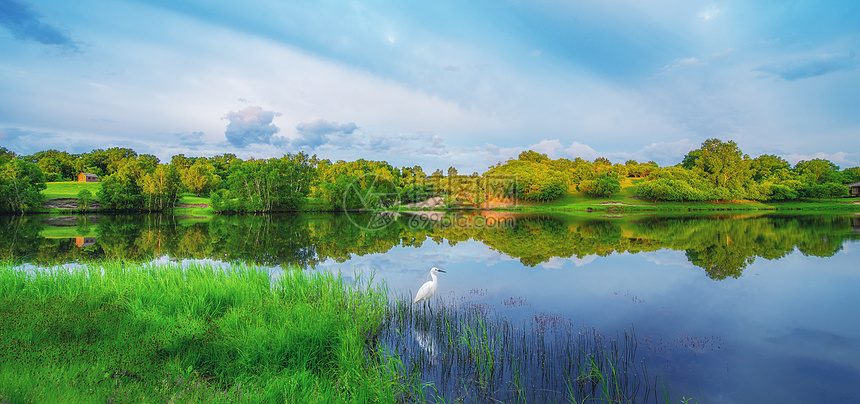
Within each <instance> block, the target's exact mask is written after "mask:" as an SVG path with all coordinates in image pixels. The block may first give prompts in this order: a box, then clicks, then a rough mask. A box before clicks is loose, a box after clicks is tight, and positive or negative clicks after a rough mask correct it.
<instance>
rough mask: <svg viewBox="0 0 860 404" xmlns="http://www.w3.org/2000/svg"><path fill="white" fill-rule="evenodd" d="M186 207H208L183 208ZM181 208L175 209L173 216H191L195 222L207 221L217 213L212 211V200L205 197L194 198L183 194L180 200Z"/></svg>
mask: <svg viewBox="0 0 860 404" xmlns="http://www.w3.org/2000/svg"><path fill="white" fill-rule="evenodd" d="M185 205H206V206H205V207H200V206H190V207H182V206H185ZM178 206H179V207H177V208H175V209H173V214H175V215H185V216H191V217H192V218H193V220H200V219H205V220H209V219H211V218H212V216H213V215H214V214H215V211H214V210H212V200H211V199H210V198H208V197H205V196H194V194H190V193H186V194H182V195H181V197H180V198H179V205H178Z"/></svg>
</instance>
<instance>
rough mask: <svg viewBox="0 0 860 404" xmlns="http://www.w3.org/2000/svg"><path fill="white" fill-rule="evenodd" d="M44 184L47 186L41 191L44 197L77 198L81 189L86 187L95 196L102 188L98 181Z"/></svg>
mask: <svg viewBox="0 0 860 404" xmlns="http://www.w3.org/2000/svg"><path fill="white" fill-rule="evenodd" d="M45 185H46V186H47V188H45V190H44V191H42V194H43V195H45V199H57V198H77V197H78V192H80V191H81V190H83V189H88V190H89V191H90V192H92V193H93V197H95V195H96V194H97V193H98V192H99V190H100V189H101V188H102V184H101V183H100V182H46V183H45Z"/></svg>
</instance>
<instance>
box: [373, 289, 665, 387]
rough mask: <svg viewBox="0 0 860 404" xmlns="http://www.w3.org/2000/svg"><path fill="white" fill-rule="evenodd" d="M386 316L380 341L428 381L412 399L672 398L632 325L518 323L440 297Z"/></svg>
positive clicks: (413, 375) (403, 301) (404, 373)
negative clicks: (610, 329) (613, 329)
mask: <svg viewBox="0 0 860 404" xmlns="http://www.w3.org/2000/svg"><path fill="white" fill-rule="evenodd" d="M386 318H387V320H386V323H385V325H384V327H383V329H382V331H381V333H380V337H379V338H380V340H379V346H380V347H382V349H383V350H385V353H386V354H387V355H396V357H397V358H398V360H399V361H400V362H401V363H402V365H401V366H400V367H399V370H400V371H401V377H402V378H403V379H407V380H422V381H423V382H421V383H422V384H421V385H417V384H415V383H414V382H413V386H415V387H413V388H412V389H411V390H409V391H406V392H405V393H406V394H405V395H404V396H405V397H408V398H410V400H409V401H411V402H425V401H426V400H428V396H429V399H432V400H435V401H449V402H470V403H471V402H486V403H490V402H516V403H526V402H529V403H535V402H537V403H547V402H549V403H551V402H573V403H629V402H673V401H672V399H671V397H670V396H669V394H668V391H666V390H665V388H659V387H660V385H659V383H658V381H657V380H656V376H655V378H652V377H651V376H649V375H648V370H647V369H646V368H645V365H644V358H643V357H642V356H637V348H638V342H637V341H638V340H637V338H636V335H635V333H634V331H633V329H632V327H631V329H630V330H623V331H621V332H619V333H618V334H617V335H615V336H610V335H606V334H603V333H601V332H598V331H597V330H595V329H591V328H583V327H577V326H575V325H574V324H573V323H572V322H571V321H570V320H567V319H565V318H563V317H561V316H557V315H550V314H537V315H535V316H534V317H533V318H532V319H531V320H530V321H525V322H523V323H521V324H514V323H512V322H510V321H508V320H507V319H506V318H505V317H501V316H491V315H489V314H488V312H487V310H485V309H483V308H481V307H480V306H469V305H465V306H463V307H458V306H456V305H445V304H443V303H441V300H439V299H437V300H436V301H434V302H433V307H432V311H431V310H429V309H428V307H427V306H425V305H420V304H418V305H413V304H412V303H411V302H410V301H409V299H408V298H405V297H404V298H398V299H396V300H394V301H392V302H391V303H389V306H388V316H387V317H386ZM416 391H418V392H421V393H422V394H423V395H422V396H418V395H417V394H412V395H411V396H409V393H410V392H413V393H414V392H416ZM658 393H659V394H658ZM663 393H665V396H664V395H663ZM658 395H659V396H660V397H658Z"/></svg>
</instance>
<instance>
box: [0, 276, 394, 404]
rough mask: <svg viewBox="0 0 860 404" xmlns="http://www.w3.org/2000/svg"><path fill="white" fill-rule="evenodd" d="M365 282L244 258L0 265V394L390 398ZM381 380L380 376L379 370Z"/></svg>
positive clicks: (371, 290) (374, 299) (376, 303)
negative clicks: (270, 267) (275, 274)
mask: <svg viewBox="0 0 860 404" xmlns="http://www.w3.org/2000/svg"><path fill="white" fill-rule="evenodd" d="M371 284H372V279H371V280H368V281H367V282H366V283H365V282H362V281H361V280H359V281H357V282H356V283H355V284H347V283H344V282H343V280H342V279H341V278H340V277H339V276H338V275H333V274H327V273H318V274H307V273H305V272H302V271H300V270H287V271H285V272H284V274H283V276H282V277H281V278H280V279H278V280H274V281H273V280H272V279H270V276H269V274H268V273H267V272H264V271H262V270H260V269H257V268H254V267H248V266H241V265H239V266H236V265H234V266H231V267H229V268H227V269H223V268H218V267H215V266H206V265H192V266H188V267H185V268H179V267H177V266H172V265H154V266H153V265H145V264H131V265H125V264H123V263H122V262H105V263H101V264H91V265H86V266H82V267H78V269H73V270H68V269H64V268H53V269H50V270H45V271H34V270H32V269H30V270H25V269H22V267H15V266H13V265H12V264H9V263H6V264H2V265H0V355H2V360H0V401H2V402H34V403H38V402H51V403H53V402H207V403H208V402H368V401H373V402H394V401H395V400H396V399H397V397H398V395H399V394H401V393H400V392H401V391H402V390H403V387H402V386H401V385H399V384H397V383H398V380H397V379H396V372H395V371H394V370H393V369H395V367H396V366H397V362H396V360H386V361H373V360H372V359H371V358H370V357H369V356H368V355H367V350H366V347H367V345H368V340H369V339H371V337H372V335H374V334H375V331H376V330H378V328H379V326H380V325H381V323H382V321H383V317H384V315H385V312H384V311H385V302H386V296H385V292H384V290H383V289H381V288H375V287H370V285H371ZM386 375H388V376H390V377H389V378H387V379H386V378H385V376H386Z"/></svg>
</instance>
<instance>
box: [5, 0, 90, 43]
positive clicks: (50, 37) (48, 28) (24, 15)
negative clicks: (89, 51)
mask: <svg viewBox="0 0 860 404" xmlns="http://www.w3.org/2000/svg"><path fill="white" fill-rule="evenodd" d="M0 26H2V27H4V28H6V29H7V30H9V32H11V33H12V37H14V38H15V39H18V40H22V41H28V40H29V41H36V42H38V43H41V44H44V45H56V46H59V47H62V48H65V49H68V50H74V51H77V50H79V49H78V46H77V44H76V43H75V42H74V41H73V40H72V38H71V37H69V35H68V34H66V33H63V32H62V31H60V30H59V29H58V28H56V27H54V26H52V25H49V24H45V23H43V22H42V21H41V16H40V15H39V14H38V13H36V12H35V11H34V10H33V8H32V7H31V6H30V5H29V4H27V3H24V2H22V1H18V0H4V1H0Z"/></svg>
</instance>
